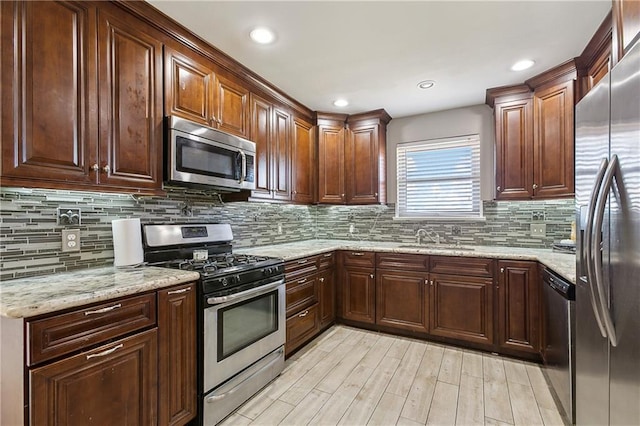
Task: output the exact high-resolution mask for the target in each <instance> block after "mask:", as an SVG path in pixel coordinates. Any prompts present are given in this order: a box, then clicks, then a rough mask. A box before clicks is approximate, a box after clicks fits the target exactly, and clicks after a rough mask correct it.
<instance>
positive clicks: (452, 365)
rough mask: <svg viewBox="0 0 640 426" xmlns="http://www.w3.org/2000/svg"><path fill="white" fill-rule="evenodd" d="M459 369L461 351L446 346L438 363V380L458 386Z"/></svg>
mask: <svg viewBox="0 0 640 426" xmlns="http://www.w3.org/2000/svg"><path fill="white" fill-rule="evenodd" d="M461 370H462V351H460V350H457V349H450V348H446V349H445V350H444V355H443V357H442V364H440V372H439V373H438V381H440V382H445V383H451V384H452V385H456V386H458V385H459V384H460V371H461Z"/></svg>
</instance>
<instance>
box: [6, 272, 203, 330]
mask: <svg viewBox="0 0 640 426" xmlns="http://www.w3.org/2000/svg"><path fill="white" fill-rule="evenodd" d="M199 278H200V274H198V273H197V272H193V271H180V270H177V269H168V268H158V267H154V266H145V267H140V268H133V269H124V268H115V267H112V266H110V267H104V268H92V269H82V270H78V271H70V272H62V273H59V274H55V275H44V276H37V277H30V278H19V279H15V280H7V281H3V282H2V283H0V316H3V317H8V318H27V317H32V316H35V315H41V314H46V313H50V312H54V311H59V310H62V309H67V308H72V307H76V306H82V305H86V304H89V303H95V302H100V301H104V300H109V299H114V298H117V297H121V296H127V295H133V294H136V293H141V292H145V291H149V290H155V289H159V288H163V287H170V286H172V285H177V284H182V283H187V282H190V281H195V280H197V279H199Z"/></svg>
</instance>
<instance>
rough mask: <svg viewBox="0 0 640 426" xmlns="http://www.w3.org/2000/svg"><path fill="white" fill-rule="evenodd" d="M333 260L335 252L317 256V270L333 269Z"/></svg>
mask: <svg viewBox="0 0 640 426" xmlns="http://www.w3.org/2000/svg"><path fill="white" fill-rule="evenodd" d="M335 259H336V255H335V252H333V251H332V252H331V253H324V254H321V255H318V268H319V269H327V268H333V265H334V264H335Z"/></svg>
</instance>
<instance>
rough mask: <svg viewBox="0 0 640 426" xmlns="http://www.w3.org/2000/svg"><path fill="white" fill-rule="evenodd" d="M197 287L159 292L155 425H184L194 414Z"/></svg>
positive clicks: (195, 406)
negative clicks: (156, 414) (156, 409)
mask: <svg viewBox="0 0 640 426" xmlns="http://www.w3.org/2000/svg"><path fill="white" fill-rule="evenodd" d="M196 291H197V289H196V285H195V284H193V283H192V284H188V285H182V286H177V287H171V288H169V289H164V290H159V291H158V384H159V395H158V401H159V403H158V424H159V425H184V424H186V423H187V422H189V421H190V420H192V419H193V418H195V416H196V414H197V395H196V386H197V384H196V378H197V373H196Z"/></svg>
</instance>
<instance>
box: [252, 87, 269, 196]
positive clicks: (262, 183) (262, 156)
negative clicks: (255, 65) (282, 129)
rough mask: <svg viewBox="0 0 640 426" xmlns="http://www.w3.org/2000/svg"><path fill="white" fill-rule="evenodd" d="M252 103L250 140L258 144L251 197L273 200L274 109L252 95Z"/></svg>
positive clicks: (258, 97) (263, 100)
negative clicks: (272, 133) (254, 182)
mask: <svg viewBox="0 0 640 426" xmlns="http://www.w3.org/2000/svg"><path fill="white" fill-rule="evenodd" d="M250 101H251V134H250V139H251V140H252V141H253V142H255V144H256V176H255V181H256V189H255V190H253V191H252V193H251V195H252V196H253V197H256V198H267V199H271V198H273V193H272V191H271V170H272V165H271V152H270V150H271V127H272V126H271V115H272V110H273V107H272V105H271V103H270V102H267V101H266V100H265V99H262V98H261V97H260V96H258V95H256V94H254V93H252V94H251V97H250Z"/></svg>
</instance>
